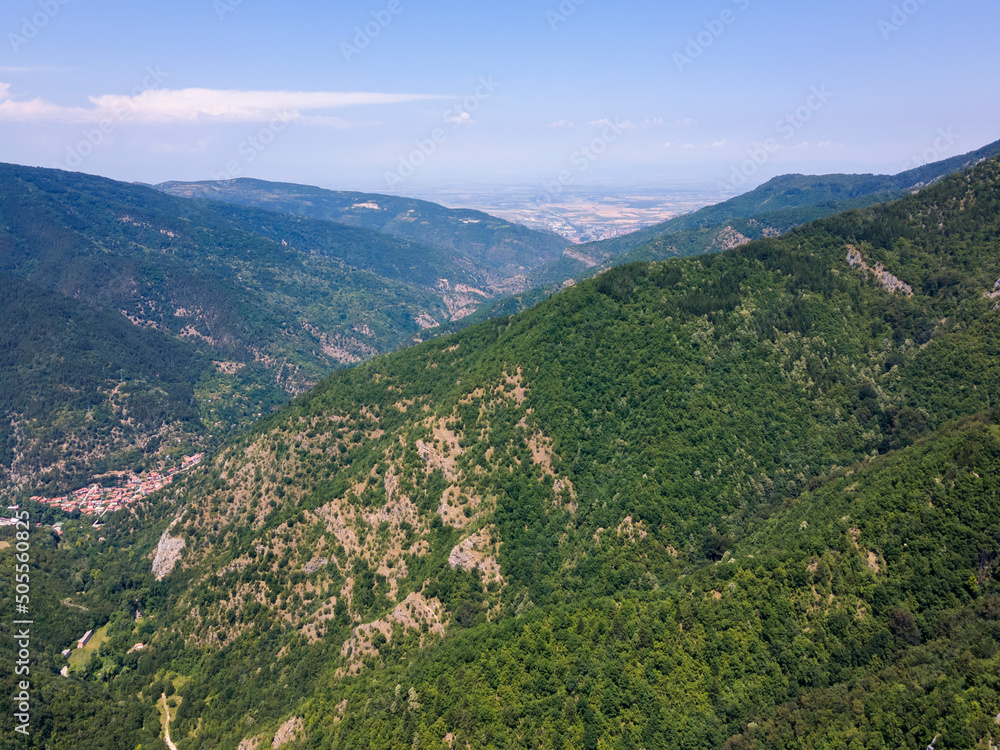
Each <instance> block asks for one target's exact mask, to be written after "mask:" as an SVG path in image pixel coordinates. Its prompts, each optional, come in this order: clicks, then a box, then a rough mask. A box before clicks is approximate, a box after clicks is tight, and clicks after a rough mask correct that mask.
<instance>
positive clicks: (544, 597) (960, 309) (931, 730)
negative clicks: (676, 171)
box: [0, 160, 1000, 750]
mask: <svg viewBox="0 0 1000 750" xmlns="http://www.w3.org/2000/svg"><path fill="white" fill-rule="evenodd" d="M998 246H1000V161H996V160H992V161H988V162H986V163H984V164H981V165H980V166H979V167H977V168H976V169H975V170H973V171H972V172H971V173H968V174H963V175H958V176H954V177H951V178H948V179H947V180H944V181H942V182H941V183H939V184H937V185H935V186H932V187H930V188H928V189H926V190H924V191H922V192H921V193H919V194H917V195H914V196H910V197H908V198H905V199H903V200H900V201H897V202H895V203H892V204H887V205H884V206H879V207H876V208H873V209H866V210H863V211H855V212H850V213H847V214H843V215H839V216H836V217H832V218H829V219H826V220H823V221H820V222H817V223H814V224H811V225H809V226H806V227H804V228H801V229H798V230H795V231H792V232H790V233H788V234H787V235H785V236H783V237H781V238H776V239H769V240H764V241H761V242H755V243H752V244H749V245H746V246H744V247H742V248H740V249H739V250H735V251H730V252H727V253H723V254H720V255H713V256H706V257H701V258H691V259H681V260H675V261H671V262H668V263H660V264H652V265H650V264H633V265H628V266H623V267H620V268H617V269H614V270H612V271H610V272H607V273H605V274H603V275H601V276H600V277H598V278H597V279H594V280H589V281H586V282H583V283H580V284H578V285H576V286H574V287H572V288H570V289H567V290H565V291H563V292H561V293H560V294H558V295H556V296H554V297H553V298H551V299H549V300H547V301H546V302H544V303H542V304H540V305H538V306H537V307H535V308H533V309H532V310H530V311H528V312H525V313H522V314H519V315H517V316H514V317H511V318H505V319H499V320H492V321H488V322H486V323H483V324H481V325H477V326H474V327H472V328H469V329H468V330H466V331H463V332H461V333H458V334H456V335H454V336H451V337H447V338H443V339H439V340H435V341H432V342H428V343H426V344H421V345H419V346H416V347H413V348H411V349H408V350H405V351H402V352H397V353H395V354H392V355H390V356H386V357H381V358H377V359H375V360H373V361H371V362H369V363H366V364H364V365H361V366H359V367H357V368H354V369H351V370H347V371H343V372H340V373H336V374H334V375H332V376H331V377H330V378H329V379H327V380H326V381H324V382H323V383H321V384H320V385H319V386H318V387H317V388H315V389H314V390H312V391H310V392H309V393H308V394H306V395H304V396H302V397H300V398H299V399H297V400H296V401H295V402H293V403H292V404H291V405H289V406H288V407H286V408H285V409H283V410H281V411H280V412H279V413H276V414H274V415H272V416H270V417H268V418H266V419H264V420H263V421H262V422H260V423H259V424H258V425H257V426H256V427H255V429H254V430H253V431H252V432H250V433H248V434H246V435H244V436H241V437H239V438H237V439H234V440H233V441H232V442H230V443H229V444H227V446H225V447H224V448H223V449H222V450H221V451H219V452H218V453H217V454H216V455H215V457H214V459H213V460H212V461H211V462H210V463H209V464H207V465H206V466H205V467H204V468H203V469H201V470H198V471H196V472H195V473H193V474H192V475H191V476H190V477H189V478H188V479H187V480H185V481H183V482H181V483H178V484H175V485H174V486H173V487H172V488H171V489H170V490H169V491H167V492H165V493H164V495H163V496H162V498H158V499H156V500H155V501H154V502H150V503H149V504H148V505H147V506H146V507H145V509H144V510H142V511H139V513H138V515H136V516H130V517H122V518H118V519H116V520H115V521H114V522H113V523H112V524H110V525H109V526H107V527H105V529H104V530H102V532H101V533H102V536H105V538H106V539H107V541H106V542H103V543H102V542H100V541H99V540H97V539H95V535H94V534H93V533H92V532H91V531H90V530H89V529H87V528H85V527H84V528H79V529H75V528H71V530H70V532H69V533H70V534H71V536H70V537H69V538H68V540H64V541H70V542H72V544H71V546H70V549H71V550H72V551H71V552H70V551H67V555H69V558H68V559H67V560H66V562H64V563H63V564H64V565H66V566H67V567H68V568H69V569H70V570H78V573H77V574H74V575H79V579H80V589H77V590H78V591H82V592H84V593H82V594H80V596H81V597H83V600H84V601H90V600H98V601H100V602H101V603H102V604H101V606H102V607H103V608H104V609H102V610H100V611H101V612H107V608H108V607H110V606H112V604H111V603H110V602H113V601H117V602H119V605H118V606H119V607H120V610H121V611H120V612H116V613H111V614H105V615H102V617H103V618H105V619H109V622H110V627H109V630H108V633H109V637H110V638H111V639H112V641H113V643H112V645H111V646H108V647H107V648H106V649H105V650H104V652H103V654H102V655H100V656H98V657H96V658H95V659H93V660H92V661H91V663H90V666H89V667H88V668H87V669H86V670H82V669H80V670H78V671H77V672H76V674H77V677H76V678H74V680H73V681H72V682H71V685H72V688H73V690H74V691H77V692H75V693H74V696H75V697H74V700H75V701H77V702H78V703H79V704H80V705H81V711H82V712H83V713H84V714H85V715H88V716H89V715H95V714H107V713H109V712H110V713H112V714H113V713H114V711H116V710H117V711H119V712H121V713H122V714H123V715H127V716H129V717H132V719H131V720H132V721H133V722H137V723H138V724H139V725H142V726H144V727H148V721H147V724H142V720H141V717H142V716H143V715H145V714H144V713H143V712H144V711H145V712H148V711H150V710H151V707H152V705H153V700H155V699H156V698H157V697H158V696H159V695H160V694H161V693H163V692H168V691H169V692H171V693H172V692H173V691H174V690H176V691H177V693H178V699H177V701H178V702H179V705H178V707H177V712H176V716H175V718H174V720H173V722H172V723H171V736H172V737H173V738H174V740H175V741H176V742H177V743H178V746H179V747H180V748H182V750H184V748H187V747H190V748H193V747H235V746H236V745H237V744H238V743H239V742H240V740H241V739H242V740H244V748H246V747H248V746H250V747H252V746H266V743H268V742H271V741H272V738H273V737H274V736H275V734H276V733H280V734H281V735H282V736H287V735H294V736H296V737H297V739H296V740H295V742H297V743H298V744H297V745H296V744H292V745H290V747H310V748H312V747H315V748H319V747H335V748H396V747H429V748H440V749H441V750H444V748H448V747H497V748H500V747H511V748H513V747H519V748H520V747H540V748H568V747H583V748H588V749H589V750H595V749H596V748H603V747H656V748H667V747H670V748H718V747H726V748H730V749H731V750H736V749H737V748H740V749H743V748H747V749H749V748H760V749H761V750H763V749H764V748H773V747H786V748H803V749H805V748H828V747H845V748H851V747H864V748H886V749H888V748H893V749H899V748H925V747H927V746H928V745H929V744H932V742H933V743H934V746H935V747H936V748H939V749H941V748H972V747H976V748H983V750H986V749H987V748H989V747H991V746H995V745H996V744H997V742H998V740H1000V724H998V723H997V719H996V717H997V716H998V715H1000V677H998V675H1000V670H998V666H1000V658H998V651H997V649H998V644H1000V597H998V594H1000V574H998V561H1000V522H998V520H997V519H998V518H1000V487H998V485H997V481H996V476H997V474H998V472H997V468H998V461H1000V428H998V427H997V417H996V412H995V407H996V400H997V398H998V396H1000V356H998V355H1000V343H998V342H1000V311H998V310H997V307H998V300H1000V291H998V289H997V287H998V285H1000V281H998V279H1000V256H998V254H997V248H998ZM124 538H128V539H129V540H130V541H131V545H130V551H129V552H128V554H127V556H126V555H123V554H122V552H121V551H120V546H119V544H118V543H117V541H116V540H118V539H124ZM154 558H155V559H154ZM92 569H99V570H100V571H101V573H100V575H96V574H94V573H90V572H86V571H90V570H92ZM152 570H155V571H156V575H155V576H154V575H153V573H152V572H151V571H152ZM0 605H3V603H2V602H0ZM136 606H139V607H140V609H142V611H143V612H145V613H147V614H149V615H151V616H152V617H153V618H154V622H155V628H154V627H152V626H150V627H149V628H146V629H145V630H144V629H143V628H144V627H145V626H138V625H136V624H135V621H134V619H133V617H132V611H133V609H134V607H136ZM94 620H95V624H100V622H101V618H99V617H97V616H96V615H95V618H94ZM140 640H141V641H142V642H143V643H145V644H146V646H147V649H146V651H145V652H144V653H143V655H141V656H140V655H137V654H135V653H134V652H130V651H129V649H130V648H131V647H132V646H133V645H134V644H135V643H136V642H138V641H140ZM59 647H60V644H58V643H54V642H53V643H47V644H46V645H45V646H44V648H45V649H47V651H46V653H47V654H51V656H46V659H47V660H48V661H47V662H46V663H49V664H51V665H52V668H56V667H57V666H58V665H59V664H60V661H59V657H58V656H57V652H58V648H59ZM56 679H58V678H56ZM168 683H169V686H168ZM59 684H61V683H59ZM67 689H68V688H67ZM105 690H107V691H109V692H110V694H111V695H114V696H115V698H116V699H117V700H119V701H120V703H119V704H118V708H113V707H111V706H109V702H108V701H106V700H101V699H100V697H101V696H102V695H107V693H104V692H103V691H105ZM137 696H138V697H137ZM88 701H89V702H88ZM46 710H48V711H49V713H47V714H45V716H48V717H50V720H51V724H50V725H49V726H51V727H52V731H51V733H50V734H48V735H46V736H45V737H44V738H40V739H38V740H36V742H37V743H41V742H51V744H52V746H53V747H57V748H58V747H68V746H80V745H74V744H73V742H74V740H73V739H71V738H69V737H68V736H64V735H63V734H61V731H62V727H64V726H65V721H66V720H65V718H64V717H62V716H61V714H60V713H59V711H60V709H57V708H55V707H53V708H52V709H46ZM0 721H9V719H7V718H6V717H4V718H0ZM4 727H5V731H6V725H4ZM143 731H148V729H144V730H143ZM178 738H179V739H178ZM38 746H41V745H40V744H39V745H38ZM95 746H97V745H95Z"/></svg>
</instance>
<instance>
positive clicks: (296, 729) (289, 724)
mask: <svg viewBox="0 0 1000 750" xmlns="http://www.w3.org/2000/svg"><path fill="white" fill-rule="evenodd" d="M303 726H304V724H303V721H302V717H301V716H296V717H295V718H293V719H289V720H288V721H286V722H285V723H284V724H282V725H281V727H280V728H279V729H278V731H277V732H276V733H275V735H274V742H272V743H271V750H277V748H279V747H281V746H282V745H287V744H288V743H289V742H294V741H295V740H296V739H297V738H298V736H299V735H300V734H301V733H302V728H303Z"/></svg>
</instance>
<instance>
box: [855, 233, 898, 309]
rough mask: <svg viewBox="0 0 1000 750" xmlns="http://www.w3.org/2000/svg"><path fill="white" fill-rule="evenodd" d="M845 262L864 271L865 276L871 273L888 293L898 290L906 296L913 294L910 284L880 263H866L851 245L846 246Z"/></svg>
mask: <svg viewBox="0 0 1000 750" xmlns="http://www.w3.org/2000/svg"><path fill="white" fill-rule="evenodd" d="M847 263H848V264H849V265H850V266H851V268H858V269H860V270H862V271H864V273H865V276H867V275H868V274H873V275H874V276H875V279H876V280H877V281H878V283H879V284H881V285H882V286H883V287H885V288H886V290H888V291H889V292H890V293H896V292H899V293H900V294H904V295H906V296H907V297H912V296H913V287H912V286H910V285H909V284H907V283H906V282H904V281H900V280H899V279H898V278H896V277H895V276H893V275H892V274H891V273H889V272H888V271H886V270H885V268H884V267H883V266H882V264H881V263H876V264H875V265H874V267H873V266H870V265H868V264H867V263H866V262H865V259H864V256H862V255H861V251H860V250H858V249H857V248H856V247H853V246H851V245H848V246H847Z"/></svg>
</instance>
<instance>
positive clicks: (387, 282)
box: [0, 165, 495, 494]
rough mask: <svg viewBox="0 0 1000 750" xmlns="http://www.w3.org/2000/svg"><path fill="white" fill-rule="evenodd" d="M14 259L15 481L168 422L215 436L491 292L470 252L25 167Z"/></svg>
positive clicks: (95, 464)
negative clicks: (107, 338) (106, 336)
mask: <svg viewBox="0 0 1000 750" xmlns="http://www.w3.org/2000/svg"><path fill="white" fill-rule="evenodd" d="M490 273H491V274H494V275H495V273H494V271H492V270H491V271H490ZM0 275H2V276H3V278H4V279H7V280H8V281H7V283H5V285H4V289H3V290H2V297H3V304H4V305H5V313H4V318H3V319H4V322H5V324H6V323H7V322H8V321H14V320H15V319H17V320H22V319H23V321H24V324H23V325H14V324H10V325H5V330H4V331H3V336H4V345H5V348H4V351H3V353H2V356H3V362H2V369H0V376H2V380H0V409H2V414H0V493H4V494H6V492H8V491H10V490H12V489H14V488H17V489H27V488H31V486H32V485H34V487H33V488H34V489H47V488H50V487H51V488H52V489H56V488H62V489H67V488H69V486H70V484H71V483H72V482H79V481H85V480H86V478H87V477H88V476H89V474H90V473H91V472H93V471H103V470H111V469H117V468H124V467H125V466H126V465H128V466H130V467H135V466H137V465H140V464H142V463H143V460H144V458H145V457H148V455H149V454H150V452H151V451H152V452H154V453H155V452H157V451H159V448H160V446H161V445H163V444H165V439H167V438H168V437H169V442H170V443H171V444H172V445H174V447H176V448H178V449H179V447H180V446H181V445H185V446H190V445H191V444H192V441H194V444H198V443H199V441H200V442H202V443H203V444H208V443H211V442H212V441H211V440H208V438H209V436H210V435H211V434H220V433H221V432H222V431H225V430H230V429H232V428H233V427H234V426H236V425H245V424H247V422H248V420H249V418H250V417H251V416H257V415H259V414H261V413H264V412H266V411H267V410H268V408H269V407H270V405H272V404H274V403H275V402H276V401H277V400H280V399H281V398H282V396H283V394H284V393H297V392H301V391H303V390H305V389H306V388H308V387H309V386H310V385H312V384H313V383H315V382H316V381H317V380H319V379H320V378H321V377H323V376H324V375H326V374H328V373H329V372H331V371H332V370H334V369H336V368H338V367H342V366H344V365H347V364H352V363H355V362H359V361H361V360H363V359H366V358H369V357H371V356H374V355H375V354H378V353H380V352H385V351H389V350H392V349H395V348H397V347H399V346H401V345H404V344H407V343H409V342H411V341H412V340H413V338H414V337H415V336H418V335H419V334H420V332H421V331H422V330H424V329H425V328H427V327H431V326H434V325H436V324H438V323H441V322H444V321H448V320H455V319H457V318H460V317H461V316H463V315H465V314H467V313H468V312H470V311H471V310H474V309H475V308H476V306H477V305H478V304H479V303H480V302H482V301H483V300H484V299H486V298H488V297H489V296H490V294H492V292H490V291H489V289H488V288H481V287H486V285H487V275H488V274H487V273H486V272H485V271H484V270H483V269H479V268H477V266H476V263H475V262H474V261H473V259H471V258H470V256H468V255H466V254H464V253H462V252H461V251H458V250H450V249H442V248H438V247H431V246H428V245H424V244H421V243H418V242H415V241H411V240H406V239H401V238H399V237H394V236H390V235H387V234H382V233H378V232H374V231H371V230H369V229H365V228H359V227H350V226H345V225H342V224H336V223H333V222H330V221H321V220H315V219H308V218H303V217H297V216H290V215H288V214H283V213H278V212H271V211H265V210H261V209H257V208H249V207H243V206H235V205H227V204H221V203H218V202H210V201H197V200H190V199H184V198H177V197H173V196H169V195H166V194H164V193H162V192H159V191H156V190H153V189H151V188H146V187H141V186H136V185H128V184H125V183H120V182H115V181H112V180H107V179H103V178H98V177H91V176H88V175H81V174H73V173H68V172H60V171H56V170H46V169H32V168H27V167H19V166H13V165H0ZM100 331H104V332H108V333H110V334H111V338H112V339H113V341H114V343H113V344H112V343H110V342H108V341H104V340H102V338H101V336H99V335H98V332H100ZM158 351H159V352H162V353H163V354H164V355H165V357H166V359H165V360H164V359H161V354H160V353H157V352H158ZM146 355H149V356H148V357H147V356H146ZM54 358H55V359H54ZM164 362H166V363H167V364H168V365H169V366H168V367H166V369H164V366H163V363H164ZM140 373H142V374H140ZM158 378H162V380H163V383H162V385H157V384H155V382H154V381H155V380H156V379H158ZM136 389H138V391H141V392H142V393H143V394H145V395H144V396H143V406H141V407H139V405H138V402H137V401H136V398H138V396H137V395H136V393H137V392H136ZM126 392H128V393H131V395H130V396H128V398H127V399H126V398H125V396H124V395H123V394H124V393H126ZM125 400H131V401H132V402H133V403H132V404H131V405H129V404H125V403H124V401H125ZM223 403H225V404H226V405H225V406H221V407H220V404H223ZM95 409H96V411H95ZM126 412H128V413H129V414H130V416H127V415H126ZM220 412H227V414H226V415H225V416H223V415H222V414H221V413H220ZM95 415H110V416H108V417H107V419H104V418H103V417H99V418H96V419H95ZM178 415H184V416H183V418H182V421H183V424H181V423H179V422H177V419H178V418H180V417H179V416H178ZM234 417H235V418H234ZM136 420H138V421H139V422H141V423H142V424H143V425H145V427H142V428H138V427H137V424H138V423H137V422H136ZM161 426H162V429H161ZM167 433H170V435H169V436H168V434H167ZM175 433H176V434H175ZM175 437H179V438H181V442H180V443H177V442H176V441H175V440H174V438H175ZM202 438H204V439H205V440H208V443H205V440H202ZM15 464H16V465H15Z"/></svg>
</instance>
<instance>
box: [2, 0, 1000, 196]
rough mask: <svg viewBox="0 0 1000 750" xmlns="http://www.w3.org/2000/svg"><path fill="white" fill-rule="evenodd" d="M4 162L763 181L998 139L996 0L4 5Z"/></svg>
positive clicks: (294, 173)
mask: <svg viewBox="0 0 1000 750" xmlns="http://www.w3.org/2000/svg"><path fill="white" fill-rule="evenodd" d="M6 6H7V9H8V10H7V12H6V13H4V17H3V20H2V21H0V129H2V132H3V135H4V137H3V138H2V139H0V161H7V162H14V163H19V164H30V165H37V166H44V167H52V166H57V165H61V166H63V167H65V168H70V169H74V170H79V171H83V172H89V173H93V174H101V175H106V176H109V177H114V178H117V179H123V180H137V181H146V182H159V181H163V180H169V179H178V180H198V179H217V178H221V177H236V176H239V177H244V176H246V177H259V178H263V179H273V180H287V181H293V182H303V183H310V184H321V185H323V186H326V187H342V188H347V189H369V190H382V191H386V192H398V193H406V192H407V189H408V188H411V189H413V190H414V191H416V190H417V189H418V188H420V187H421V186H426V185H433V184H435V183H445V182H447V183H463V182H465V183H480V184H481V183H496V184H503V183H515V182H516V183H522V184H524V183H533V182H538V183H545V182H547V181H548V182H551V181H554V180H558V179H559V175H564V176H565V175H567V174H571V175H572V178H573V181H574V183H575V184H585V183H587V182H590V181H593V182H600V181H612V182H617V183H619V184H623V185H628V184H637V185H638V184H647V183H672V182H691V183H706V184H715V185H725V184H729V185H732V186H733V187H734V188H742V187H745V186H749V185H753V184H757V183H759V182H762V181H763V180H765V179H767V178H769V177H771V176H773V175H775V174H780V173H784V172H793V171H795V172H807V173H814V172H829V171H879V172H898V171H901V170H902V169H904V168H907V167H909V166H914V165H915V164H916V163H920V162H923V161H927V160H933V159H934V158H945V157H947V156H952V155H955V154H958V153H962V152H965V151H969V150H972V149H975V148H978V147H980V146H982V145H985V144H986V143H989V142H991V141H993V140H996V139H998V138H1000V93H998V92H1000V87H998V85H997V74H998V72H1000V45H998V44H997V43H996V38H995V34H996V29H997V28H1000V6H998V4H997V3H996V2H995V0H965V1H962V0H958V1H954V0H953V1H952V2H948V3H946V2H944V0H837V1H836V2H832V1H830V2H827V1H826V0H818V1H814V2H809V3H803V2H791V1H790V0H769V1H768V0H713V1H711V2H707V1H702V0H697V1H693V2H664V1H663V0H659V1H658V2H648V1H645V0H644V1H638V0H631V1H629V0H617V1H616V2H610V1H609V0H582V1H581V0H506V1H505V2H482V1H479V0H465V1H464V2H457V1H452V0H364V1H362V2H338V3H333V2H329V0H316V1H308V2H306V1H303V2H294V0H293V1H288V0H286V1H285V2H281V3H278V2H269V1H267V0H171V2H169V3H166V2H153V1H152V0H148V1H145V2H144V1H143V0H8V2H7V4H6Z"/></svg>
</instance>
